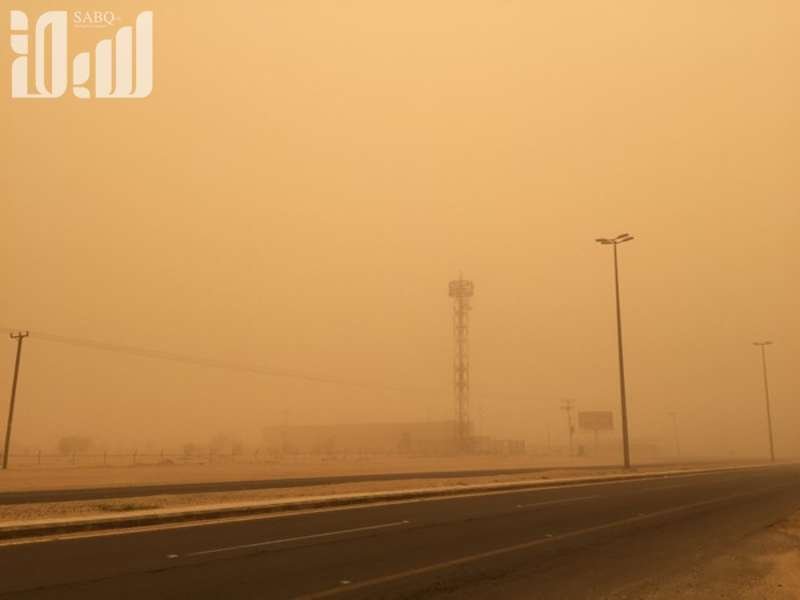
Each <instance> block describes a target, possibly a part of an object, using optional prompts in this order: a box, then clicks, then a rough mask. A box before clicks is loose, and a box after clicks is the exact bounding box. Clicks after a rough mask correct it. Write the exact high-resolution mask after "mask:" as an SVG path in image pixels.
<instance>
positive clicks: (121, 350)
mask: <svg viewBox="0 0 800 600" xmlns="http://www.w3.org/2000/svg"><path fill="white" fill-rule="evenodd" d="M0 331H3V332H6V333H13V332H14V331H16V330H12V329H9V328H6V327H0ZM30 337H31V338H32V339H39V340H42V341H47V342H55V343H58V344H66V345H70V346H77V347H82V348H92V349H94V350H102V351H105V352H115V353H118V354H127V355H130V356H138V357H140V358H148V359H153V360H166V361H171V362H178V363H183V364H188V365H194V366H199V367H206V368H212V369H223V370H228V371H238V372H241V373H251V374H255V375H266V376H268V377H280V378H286V379H297V380H301V381H308V382H312V383H322V384H326V385H337V386H342V387H352V388H363V389H372V390H381V391H387V392H402V393H416V394H419V393H423V394H432V393H437V394H438V393H442V392H443V390H438V389H434V388H418V387H413V386H398V385H385V384H381V383H378V382H369V381H356V380H347V379H341V378H338V377H329V376H324V375H315V374H311V373H304V372H301V371H293V370H289V369H275V368H271V367H266V366H261V365H253V364H247V363H240V362H234V361H225V360H218V359H210V358H202V357H197V356H190V355H188V354H179V353H176V352H166V351H163V350H154V349H152V348H141V347H137V346H128V345H124V344H113V343H109V342H101V341H97V340H90V339H83V338H75V337H68V336H63V335H57V334H54V333H47V332H43V331H31V332H30Z"/></svg>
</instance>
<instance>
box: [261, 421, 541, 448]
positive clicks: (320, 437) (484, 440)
mask: <svg viewBox="0 0 800 600" xmlns="http://www.w3.org/2000/svg"><path fill="white" fill-rule="evenodd" d="M456 440H457V430H456V423H455V421H432V422H410V423H349V424H341V425H296V426H275V427H265V428H264V430H263V444H264V449H265V450H267V451H268V452H272V453H286V454H432V455H444V454H452V453H454V452H456V450H457V449H458V445H457V443H456ZM474 450H475V451H476V452H479V453H486V454H517V453H522V452H524V451H525V443H524V442H522V441H519V440H495V439H492V438H488V437H479V438H475V440H474Z"/></svg>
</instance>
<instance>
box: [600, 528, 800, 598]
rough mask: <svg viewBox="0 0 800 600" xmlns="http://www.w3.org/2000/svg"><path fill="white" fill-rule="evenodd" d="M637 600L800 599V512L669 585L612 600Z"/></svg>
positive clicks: (622, 595)
mask: <svg viewBox="0 0 800 600" xmlns="http://www.w3.org/2000/svg"><path fill="white" fill-rule="evenodd" d="M656 587H657V589H654V588H656ZM648 588H649V589H648ZM633 598H636V599H637V600H673V599H674V598H681V599H682V600H706V599H708V598H719V599H729V600H734V599H735V600H799V599H800V513H796V514H795V515H794V516H792V517H791V518H789V519H787V520H785V521H782V522H780V523H777V524H775V525H773V526H772V527H769V528H768V529H766V530H764V531H762V532H760V533H757V534H755V535H752V536H750V537H748V538H745V539H744V540H742V541H741V542H740V543H738V544H737V545H736V546H734V547H733V548H730V549H728V551H726V552H725V553H724V554H721V555H719V556H716V557H714V558H712V559H710V560H707V561H700V562H699V563H697V564H696V565H695V566H694V567H693V568H692V569H691V570H690V571H689V572H686V573H683V574H682V575H680V576H678V577H675V578H673V579H672V580H670V581H668V582H658V584H657V585H656V584H652V585H650V586H646V587H645V588H643V589H638V590H637V591H636V592H635V593H630V592H628V593H625V594H620V595H618V596H614V597H613V598H609V599H608V600H623V599H633Z"/></svg>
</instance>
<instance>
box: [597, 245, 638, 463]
mask: <svg viewBox="0 0 800 600" xmlns="http://www.w3.org/2000/svg"><path fill="white" fill-rule="evenodd" d="M632 239H633V236H632V235H631V234H629V233H621V234H620V235H618V236H617V237H615V238H598V239H596V240H595V241H596V242H598V243H600V244H603V245H608V244H611V245H613V246H614V290H615V292H616V300H617V353H618V355H619V396H620V403H621V404H622V456H623V462H624V465H625V468H626V469H629V468H630V466H631V448H630V442H629V441H628V402H627V398H626V395H625V361H624V360H623V354H622V311H621V309H620V302H619V260H618V258H617V246H619V245H620V244H622V243H625V242H630V241H631V240H632Z"/></svg>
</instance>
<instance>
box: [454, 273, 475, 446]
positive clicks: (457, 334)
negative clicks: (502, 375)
mask: <svg viewBox="0 0 800 600" xmlns="http://www.w3.org/2000/svg"><path fill="white" fill-rule="evenodd" d="M474 293H475V286H474V284H473V283H472V282H471V281H469V280H466V279H464V276H463V275H462V274H461V273H459V277H458V279H456V280H455V281H451V282H450V297H451V298H452V299H453V336H454V341H455V356H454V359H453V391H454V396H455V405H456V406H455V408H456V431H455V437H456V445H457V447H458V449H459V450H461V451H467V450H468V449H469V448H470V445H471V443H470V442H471V438H472V425H471V423H470V418H469V311H470V310H471V309H472V306H471V304H470V302H471V300H470V299H471V298H472V296H473V295H474Z"/></svg>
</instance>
